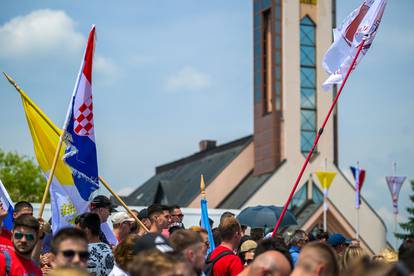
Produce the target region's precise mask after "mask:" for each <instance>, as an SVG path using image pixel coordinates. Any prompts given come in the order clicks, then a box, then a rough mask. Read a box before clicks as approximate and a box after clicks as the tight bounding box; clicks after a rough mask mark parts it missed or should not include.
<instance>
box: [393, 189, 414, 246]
mask: <svg viewBox="0 0 414 276" xmlns="http://www.w3.org/2000/svg"><path fill="white" fill-rule="evenodd" d="M411 190H412V191H413V194H412V195H410V200H411V202H412V204H411V205H410V206H409V207H407V209H406V210H407V212H408V215H409V217H408V221H407V222H403V223H400V227H401V229H402V230H404V233H396V234H395V236H396V237H397V238H399V239H405V238H408V237H409V236H413V235H414V181H411Z"/></svg>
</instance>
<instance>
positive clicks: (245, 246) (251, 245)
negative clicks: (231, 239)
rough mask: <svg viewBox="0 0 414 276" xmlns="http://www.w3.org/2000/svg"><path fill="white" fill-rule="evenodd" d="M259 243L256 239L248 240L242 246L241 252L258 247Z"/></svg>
mask: <svg viewBox="0 0 414 276" xmlns="http://www.w3.org/2000/svg"><path fill="white" fill-rule="evenodd" d="M256 247H257V243H256V242H255V241H254V240H247V241H245V242H243V243H242V245H241V246H240V252H247V251H250V250H253V249H256Z"/></svg>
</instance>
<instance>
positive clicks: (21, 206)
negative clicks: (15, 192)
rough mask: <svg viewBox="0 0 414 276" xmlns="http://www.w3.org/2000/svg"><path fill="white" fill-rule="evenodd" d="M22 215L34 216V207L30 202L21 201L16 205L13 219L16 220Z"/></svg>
mask: <svg viewBox="0 0 414 276" xmlns="http://www.w3.org/2000/svg"><path fill="white" fill-rule="evenodd" d="M21 215H29V216H33V206H32V204H30V202H27V201H19V202H17V203H16V204H15V205H14V211H13V218H14V219H16V218H18V217H19V216H21Z"/></svg>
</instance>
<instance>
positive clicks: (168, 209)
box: [161, 205, 170, 212]
mask: <svg viewBox="0 0 414 276" xmlns="http://www.w3.org/2000/svg"><path fill="white" fill-rule="evenodd" d="M161 208H162V210H163V211H168V212H169V211H170V206H168V205H161Z"/></svg>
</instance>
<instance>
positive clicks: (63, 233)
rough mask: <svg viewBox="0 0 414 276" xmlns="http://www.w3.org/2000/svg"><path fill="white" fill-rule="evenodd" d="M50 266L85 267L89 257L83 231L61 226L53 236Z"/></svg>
mask: <svg viewBox="0 0 414 276" xmlns="http://www.w3.org/2000/svg"><path fill="white" fill-rule="evenodd" d="M51 250H52V253H53V255H54V258H53V263H52V267H53V268H59V267H80V268H86V267H87V262H88V258H89V252H88V240H87V238H86V234H85V232H84V231H82V230H80V229H77V228H72V227H69V228H62V229H61V230H59V232H57V233H56V235H55V236H54V237H53V240H52V246H51Z"/></svg>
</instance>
